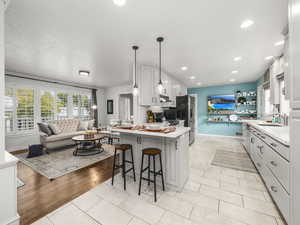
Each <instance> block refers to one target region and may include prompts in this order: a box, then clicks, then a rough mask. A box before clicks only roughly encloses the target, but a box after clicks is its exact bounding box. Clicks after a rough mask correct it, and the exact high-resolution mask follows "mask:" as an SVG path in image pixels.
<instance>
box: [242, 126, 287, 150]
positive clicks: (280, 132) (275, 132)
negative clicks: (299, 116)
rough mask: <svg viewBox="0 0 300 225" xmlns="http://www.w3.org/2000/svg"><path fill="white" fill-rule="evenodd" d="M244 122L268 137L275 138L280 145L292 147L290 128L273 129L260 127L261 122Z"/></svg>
mask: <svg viewBox="0 0 300 225" xmlns="http://www.w3.org/2000/svg"><path fill="white" fill-rule="evenodd" d="M243 122H245V123H248V124H249V125H251V126H253V127H255V128H256V129H258V130H260V131H261V132H263V133H265V134H266V135H268V136H270V137H271V138H274V139H275V140H277V141H279V142H280V143H282V144H284V145H287V146H290V129H289V127H288V126H283V127H272V126H260V125H259V123H262V122H263V121H261V120H244V121H243Z"/></svg>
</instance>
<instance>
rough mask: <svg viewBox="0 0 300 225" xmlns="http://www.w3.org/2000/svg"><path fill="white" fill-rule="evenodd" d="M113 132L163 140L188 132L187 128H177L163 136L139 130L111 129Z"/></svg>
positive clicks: (162, 134)
mask: <svg viewBox="0 0 300 225" xmlns="http://www.w3.org/2000/svg"><path fill="white" fill-rule="evenodd" d="M112 130H113V131H116V132H120V133H126V134H133V135H146V136H154V137H165V138H178V137H180V136H181V135H183V134H185V133H187V132H189V131H190V128H189V127H177V128H176V130H175V131H173V132H170V133H167V134H164V133H159V132H150V131H141V130H128V129H120V128H119V129H117V128H113V129H112Z"/></svg>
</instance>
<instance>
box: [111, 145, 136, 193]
mask: <svg viewBox="0 0 300 225" xmlns="http://www.w3.org/2000/svg"><path fill="white" fill-rule="evenodd" d="M118 150H119V151H122V164H121V165H116V158H117V151H118ZM127 150H130V151H131V161H128V160H126V157H125V156H126V151H127ZM126 163H130V164H132V167H131V168H130V169H128V170H126ZM115 169H122V177H123V179H124V190H126V174H127V173H128V172H130V171H131V170H132V171H133V179H134V182H135V169H134V161H133V151H132V145H130V144H116V145H115V154H114V165H113V171H112V179H111V184H112V185H114V176H115Z"/></svg>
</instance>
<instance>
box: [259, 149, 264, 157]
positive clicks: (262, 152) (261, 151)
mask: <svg viewBox="0 0 300 225" xmlns="http://www.w3.org/2000/svg"><path fill="white" fill-rule="evenodd" d="M259 152H260V154H262V155H263V154H264V151H263V150H262V147H261V148H260V149H259Z"/></svg>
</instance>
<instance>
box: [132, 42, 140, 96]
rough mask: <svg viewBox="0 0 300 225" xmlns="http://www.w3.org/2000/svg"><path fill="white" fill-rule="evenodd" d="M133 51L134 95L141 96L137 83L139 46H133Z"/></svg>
mask: <svg viewBox="0 0 300 225" xmlns="http://www.w3.org/2000/svg"><path fill="white" fill-rule="evenodd" d="M132 49H133V50H134V85H133V91H132V93H133V95H134V96H137V95H138V94H139V87H138V85H137V83H136V51H137V50H138V49H139V47H138V46H136V45H135V46H132Z"/></svg>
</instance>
